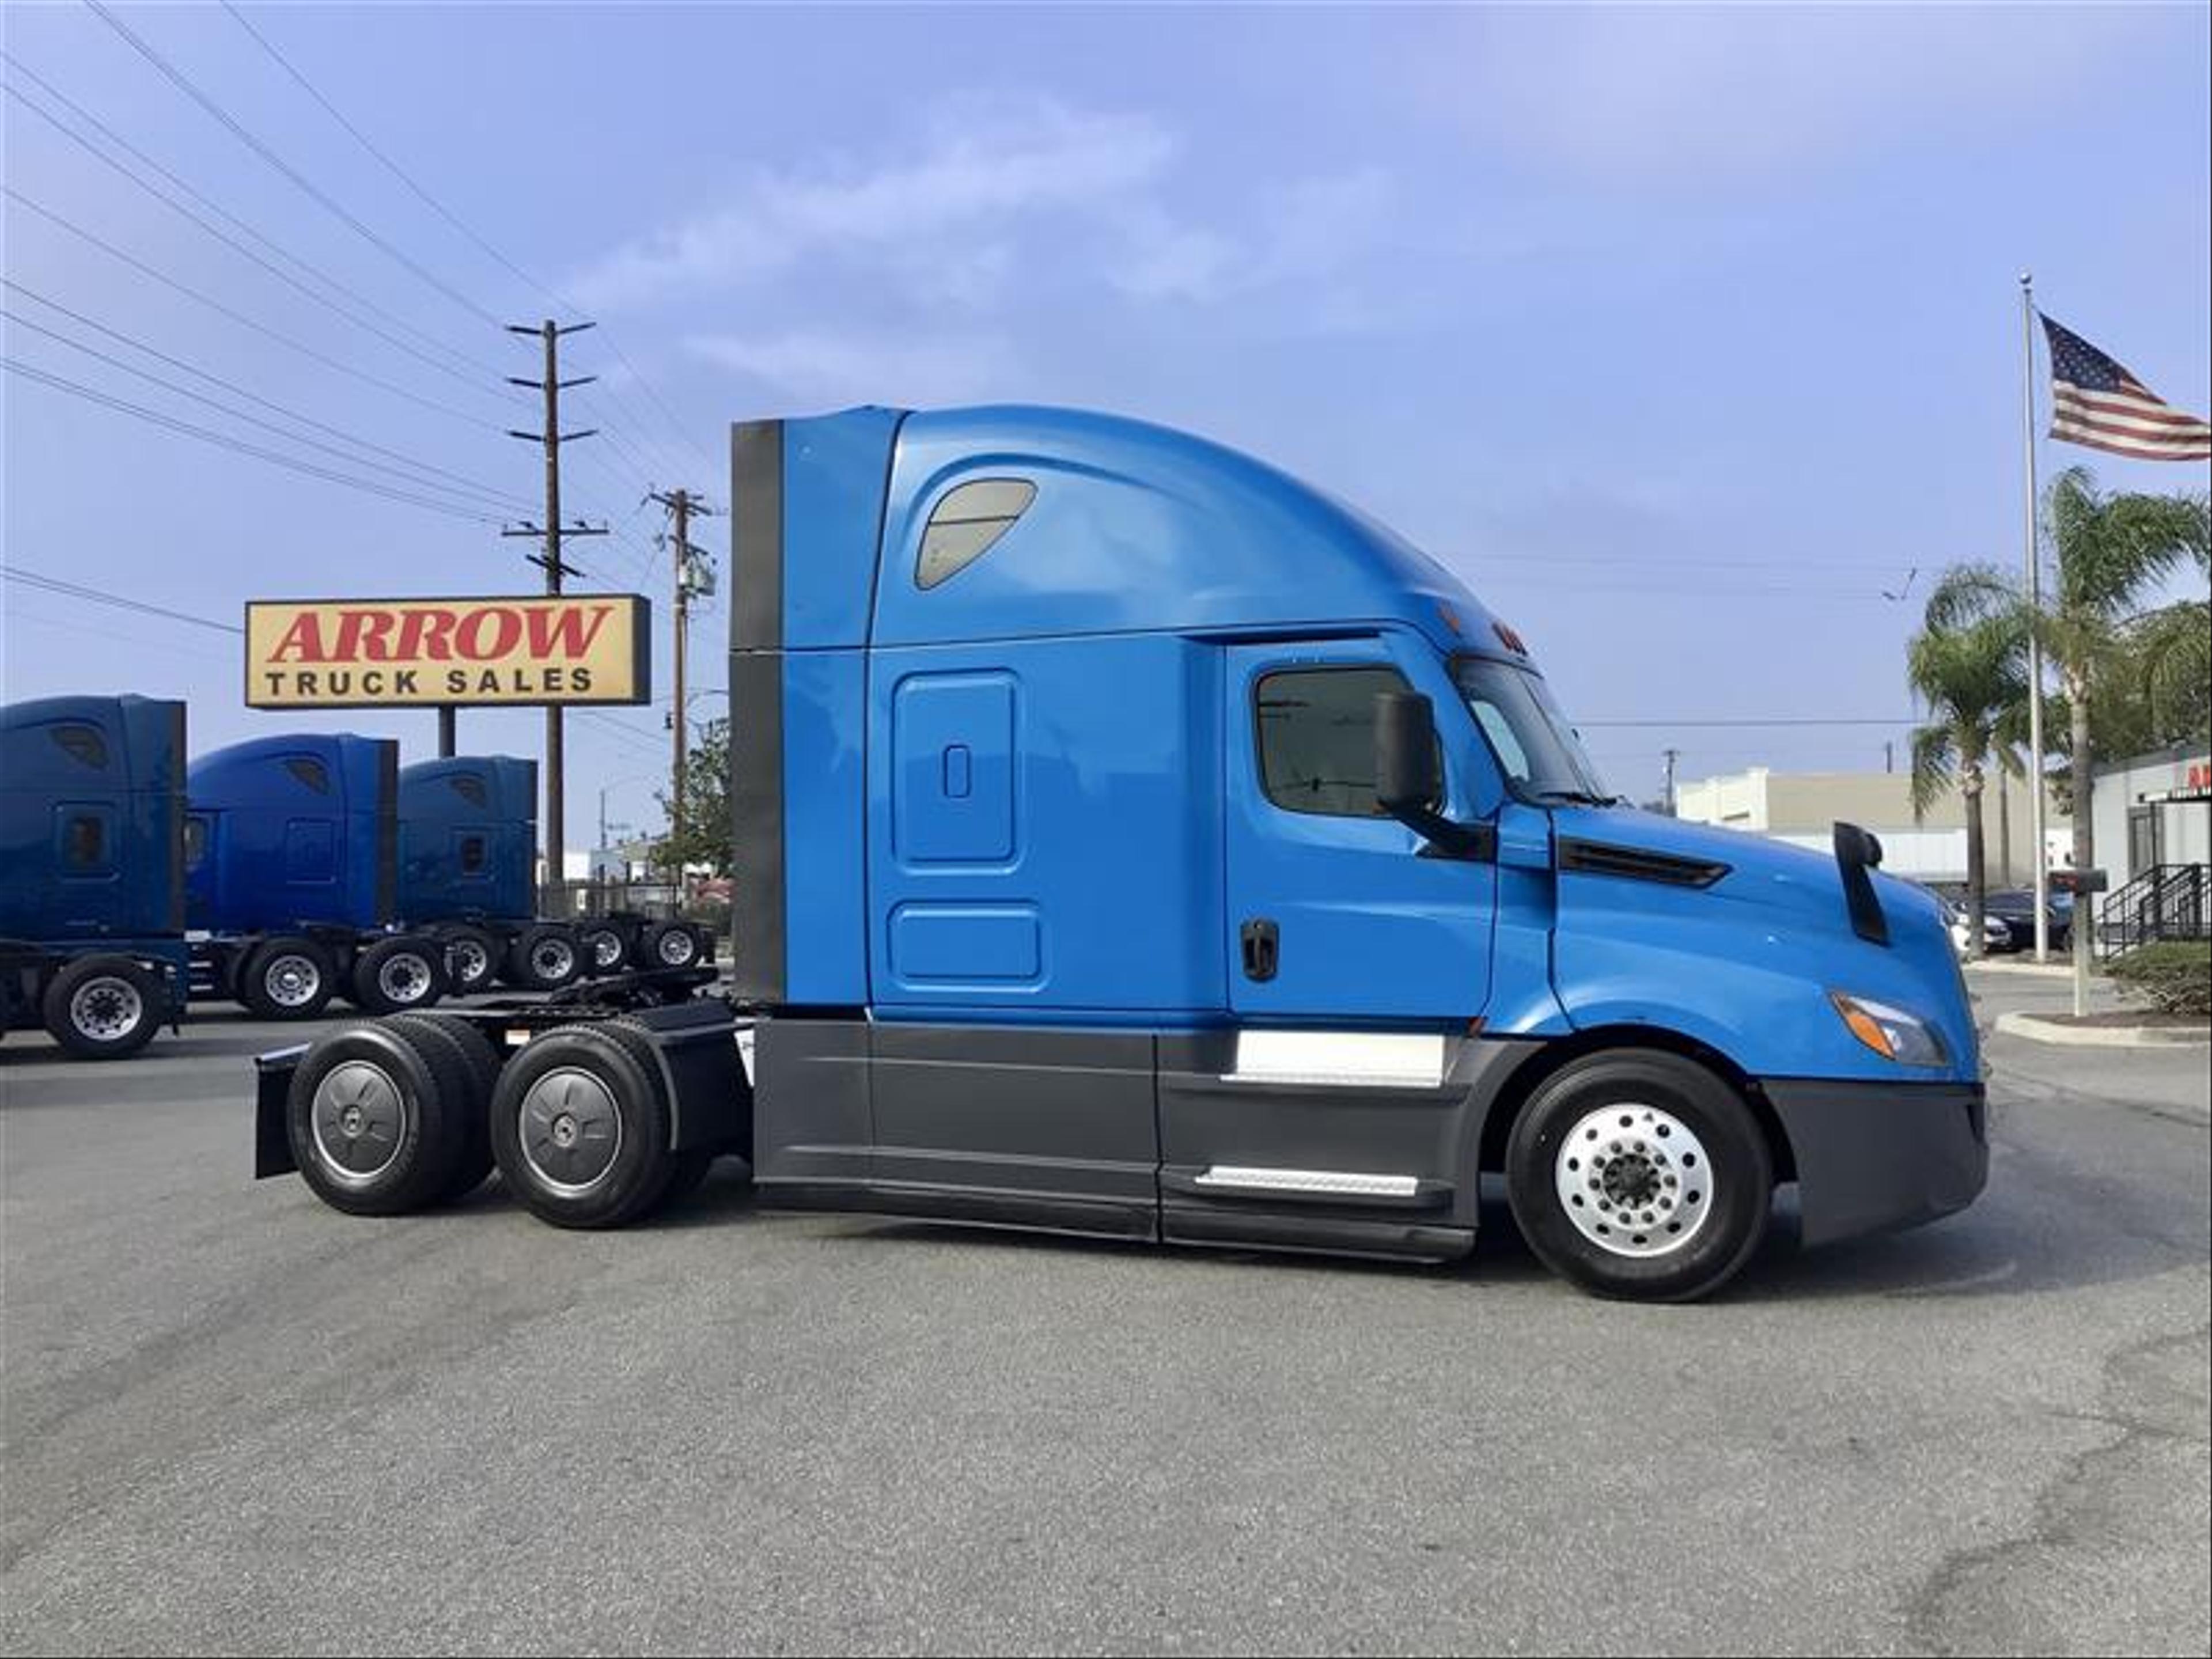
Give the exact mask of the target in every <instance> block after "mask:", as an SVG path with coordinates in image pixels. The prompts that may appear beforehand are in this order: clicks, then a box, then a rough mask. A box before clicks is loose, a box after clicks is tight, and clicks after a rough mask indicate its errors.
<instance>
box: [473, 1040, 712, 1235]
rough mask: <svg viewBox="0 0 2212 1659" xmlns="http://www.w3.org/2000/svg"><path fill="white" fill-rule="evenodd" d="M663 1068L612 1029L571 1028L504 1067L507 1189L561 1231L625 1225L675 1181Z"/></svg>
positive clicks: (498, 1101)
mask: <svg viewBox="0 0 2212 1659" xmlns="http://www.w3.org/2000/svg"><path fill="white" fill-rule="evenodd" d="M668 1139H669V1111H668V1100H667V1097H666V1096H665V1094H664V1093H663V1092H662V1090H661V1082H660V1068H659V1066H656V1065H653V1064H652V1063H650V1060H649V1059H648V1061H647V1063H645V1064H642V1065H641V1064H640V1063H639V1061H638V1059H637V1057H636V1055H635V1054H634V1053H633V1052H632V1051H631V1048H630V1047H629V1044H628V1043H626V1042H623V1041H622V1040H621V1039H619V1038H618V1037H617V1036H615V1035H614V1034H613V1033H612V1031H611V1030H609V1029H608V1028H606V1027H604V1026H594V1025H562V1026H559V1027H556V1029H555V1030H550V1031H548V1032H547V1033H546V1034H545V1035H544V1036H541V1037H538V1038H537V1039H535V1040H534V1041H532V1042H531V1043H529V1044H528V1045H527V1046H526V1048H523V1050H522V1051H521V1052H520V1054H516V1055H514V1056H513V1058H512V1059H510V1060H508V1061H507V1065H506V1066H504V1067H503V1068H502V1069H501V1073H500V1077H499V1086H498V1088H497V1089H495V1091H493V1094H492V1104H491V1148H492V1157H493V1158H494V1159H495V1161H496V1163H497V1164H498V1165H499V1172H500V1176H501V1178H502V1179H503V1180H504V1181H505V1182H507V1188H508V1190H509V1191H511V1192H513V1194H515V1196H517V1197H518V1198H520V1200H522V1201H523V1203H524V1204H525V1205H526V1206H528V1207H529V1209H530V1211H531V1212H532V1214H533V1215H535V1216H537V1217H538V1219H539V1220H541V1221H549V1222H550V1223H552V1224H553V1225H555V1226H556V1227H620V1226H623V1225H626V1224H627V1223H629V1222H631V1221H635V1220H636V1219H637V1218H639V1217H641V1216H642V1215H644V1214H645V1213H646V1212H647V1211H649V1210H651V1209H652V1208H653V1206H655V1205H656V1204H658V1203H659V1201H660V1200H661V1198H662V1197H663V1196H664V1195H665V1194H666V1192H667V1190H668V1186H669V1183H670V1182H671V1181H672V1180H673V1179H674V1178H675V1174H676V1164H675V1159H674V1158H672V1157H671V1155H670V1153H669V1150H668Z"/></svg>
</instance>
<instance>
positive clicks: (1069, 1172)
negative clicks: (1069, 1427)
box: [754, 1017, 1541, 1260]
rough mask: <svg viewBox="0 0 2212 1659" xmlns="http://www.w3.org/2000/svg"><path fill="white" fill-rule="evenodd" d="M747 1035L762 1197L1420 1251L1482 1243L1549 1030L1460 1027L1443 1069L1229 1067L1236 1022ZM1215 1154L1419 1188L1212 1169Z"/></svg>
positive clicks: (771, 1027)
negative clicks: (1489, 1162) (1507, 1095)
mask: <svg viewBox="0 0 2212 1659" xmlns="http://www.w3.org/2000/svg"><path fill="white" fill-rule="evenodd" d="M754 1042H755V1048H754V1091H755V1101H756V1104H755V1115H754V1150H755V1160H754V1176H755V1179H756V1181H757V1182H758V1184H759V1186H760V1188H761V1189H762V1198H763V1201H764V1202H765V1203H767V1204H769V1205H770V1206H775V1205H783V1206H793V1207H804V1208H818V1209H839V1210H860V1211H873V1212H886V1213H894V1214H902V1215H924V1216H933V1217H937V1218H944V1219H948V1220H959V1221H969V1222H986V1223H991V1224H994V1225H1012V1226H1024V1227H1036V1228H1045V1229H1050V1230H1054V1231H1073V1232H1082V1233H1091V1234H1097V1235H1103V1236H1108V1237H1122V1238H1141V1239H1163V1240H1166V1241H1168V1242H1173V1243H1190V1244H1210V1245H1238V1246H1249V1247H1260V1248H1267V1249H1315V1250H1327V1251H1333V1252H1348V1253H1355V1254H1366V1255H1387V1256H1394V1257H1413V1258H1419V1259H1426V1260H1435V1259H1441V1258H1446V1257H1449V1256H1453V1255H1461V1254H1463V1253H1464V1252H1465V1251H1466V1250H1467V1249H1468V1248H1469V1247H1470V1246H1471V1245H1472V1243H1473V1242H1474V1227H1475V1223H1476V1218H1477V1201H1478V1192H1477V1187H1476V1181H1475V1170H1476V1166H1477V1162H1478V1158H1479V1153H1480V1146H1481V1141H1482V1127H1483V1123H1484V1121H1485V1120H1486V1116H1487V1114H1488V1110H1489V1107H1490V1104H1491V1103H1492V1101H1493V1100H1494V1099H1495V1098H1496V1097H1497V1096H1498V1091H1499V1090H1500V1089H1501V1088H1502V1087H1503V1085H1504V1082H1505V1079H1507V1078H1508V1077H1509V1076H1510V1073H1512V1072H1513V1071H1514V1069H1515V1068H1516V1066H1518V1065H1519V1064H1520V1062H1521V1061H1522V1060H1525V1059H1526V1058H1527V1057H1528V1055H1529V1054H1532V1053H1533V1052H1534V1050H1535V1049H1536V1048H1539V1047H1540V1046H1541V1045H1540V1044H1539V1043H1537V1042H1532V1041H1495V1040H1482V1041H1462V1042H1455V1043H1453V1044H1452V1045H1451V1048H1452V1050H1453V1054H1452V1060H1451V1063H1450V1065H1449V1069H1448V1072H1447V1075H1446V1079H1445V1081H1444V1083H1443V1085H1442V1086H1441V1087H1438V1088H1435V1089H1414V1088H1395V1087H1394V1088H1376V1087H1371V1086H1350V1087H1346V1086H1343V1085H1318V1084H1307V1083H1286V1082H1279V1081H1274V1080H1272V1079H1270V1080H1266V1081H1260V1080H1243V1081H1238V1080H1234V1074H1235V1070H1236V1037H1235V1035H1234V1034H1233V1033H1231V1032H1218V1033H1153V1032H1146V1031H1101V1030H1050V1029H1039V1028H1025V1027H978V1026H928V1025H907V1024H872V1023H870V1022H868V1021H866V1020H862V1019H858V1018H827V1019H794V1018H784V1017H776V1018H769V1019H765V1020H763V1021H762V1022H761V1024H759V1025H758V1026H757V1028H756V1031H755V1037H754ZM1217 1166H1225V1167H1234V1168H1238V1169H1243V1170H1255V1169H1256V1170H1267V1171H1281V1172H1285V1173H1287V1172H1316V1171H1318V1172H1323V1173H1334V1174H1339V1175H1350V1176H1361V1175H1367V1176H1391V1177H1400V1178H1402V1183H1401V1184H1404V1185H1407V1186H1408V1187H1409V1188H1410V1191H1409V1192H1407V1194H1404V1195H1400V1194H1395V1193H1394V1194H1376V1195H1367V1194H1361V1195H1356V1196H1355V1195H1349V1194H1344V1193H1341V1192H1337V1193H1332V1192H1329V1191H1328V1190H1326V1189H1325V1188H1324V1189H1322V1190H1319V1191H1311V1190H1309V1191H1293V1190H1281V1189H1278V1190H1237V1189H1235V1188H1228V1187H1224V1186H1219V1185H1209V1184H1205V1183H1204V1182H1202V1181H1201V1177H1204V1176H1206V1174H1207V1172H1208V1171H1209V1170H1214V1169H1215V1168H1216V1167H1217Z"/></svg>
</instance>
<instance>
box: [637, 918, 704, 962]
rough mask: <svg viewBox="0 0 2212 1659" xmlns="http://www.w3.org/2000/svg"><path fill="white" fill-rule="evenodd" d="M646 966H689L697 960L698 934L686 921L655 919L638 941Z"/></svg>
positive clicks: (639, 950)
mask: <svg viewBox="0 0 2212 1659" xmlns="http://www.w3.org/2000/svg"><path fill="white" fill-rule="evenodd" d="M638 952H639V954H640V955H641V957H643V958H644V961H643V962H642V963H641V966H643V967H647V968H689V967H690V965H691V964H692V963H695V962H696V961H698V960H699V936H698V934H696V933H693V932H692V931H691V929H690V925H689V924H688V923H685V922H681V921H656V922H654V923H653V926H652V927H648V928H647V929H646V930H645V937H644V938H643V939H640V940H639V941H638Z"/></svg>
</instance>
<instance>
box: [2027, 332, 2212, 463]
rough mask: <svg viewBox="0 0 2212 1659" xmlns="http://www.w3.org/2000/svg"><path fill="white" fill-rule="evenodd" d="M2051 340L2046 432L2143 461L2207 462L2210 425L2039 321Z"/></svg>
mask: <svg viewBox="0 0 2212 1659" xmlns="http://www.w3.org/2000/svg"><path fill="white" fill-rule="evenodd" d="M2043 333H2044V337H2045V338H2046V339H2048V340H2049V341H2050V342H2051V436H2052V437H2054V438H2063V439H2064V440H2065V441H2067V442H2068V443H2070V444H2086V445H2087V446H2088V447H2090V448H2092V449H2109V450H2111V451H2112V453H2114V454H2115V455H2133V456H2136V457H2138V458H2139V459H2142V460H2146V461H2202V460H2212V426H2207V425H2206V424H2205V423H2204V422H2203V421H2200V420H2198V419H2197V417H2196V416H2194V415H2185V414H2183V413H2182V412H2181V411H2180V410H2178V409H2176V408H2174V407H2173V406H2172V405H2171V404H2166V403H2163V402H2161V401H2160V399H2159V398H2155V397H2154V396H2153V395H2152V393H2151V390H2150V388H2149V387H2148V386H2145V385H2144V384H2143V383H2142V381H2141V380H2137V379H2136V377H2135V376H2134V375H2132V374H2129V373H2128V372H2127V370H2125V369H2124V368H2121V367H2120V366H2119V365H2118V363H2116V362H2113V361H2112V359H2111V358H2110V357H2107V356H2106V355H2105V354H2104V353H2103V352H2101V351H2100V350H2098V349H2097V348H2096V347H2094V346H2093V345H2091V344H2090V343H2088V342H2087V340H2085V339H2083V338H2082V337H2081V336H2080V335H2078V334H2076V333H2075V332H2074V331H2073V330H2071V329H2069V328H2063V327H2061V326H2060V325H2058V324H2057V323H2054V322H2052V321H2051V319H2050V318H2048V317H2045V318H2044V319H2043Z"/></svg>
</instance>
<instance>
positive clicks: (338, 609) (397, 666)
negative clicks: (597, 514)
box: [246, 593, 653, 708]
mask: <svg viewBox="0 0 2212 1659" xmlns="http://www.w3.org/2000/svg"><path fill="white" fill-rule="evenodd" d="M651 620H652V618H651V612H650V608H649V607H648V605H647V603H646V600H645V599H644V598H643V597H642V596H641V595H639V594H635V593H564V594H562V595H560V596H559V597H557V598H551V597H549V598H544V599H255V600H252V601H250V602H249V603H248V604H247V605H246V706H247V707H248V708H416V707H435V706H437V705H439V704H443V703H531V704H539V703H623V702H630V703H637V702H649V701H650V700H651V698H652V696H653V671H652V666H651V662H650V659H649V658H648V656H647V649H648V646H649V643H650V641H651V640H652V637H653V630H652V628H651V625H650V624H651Z"/></svg>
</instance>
